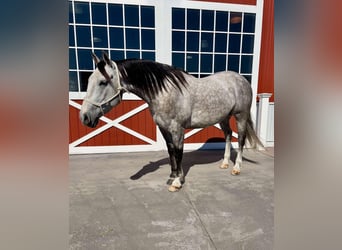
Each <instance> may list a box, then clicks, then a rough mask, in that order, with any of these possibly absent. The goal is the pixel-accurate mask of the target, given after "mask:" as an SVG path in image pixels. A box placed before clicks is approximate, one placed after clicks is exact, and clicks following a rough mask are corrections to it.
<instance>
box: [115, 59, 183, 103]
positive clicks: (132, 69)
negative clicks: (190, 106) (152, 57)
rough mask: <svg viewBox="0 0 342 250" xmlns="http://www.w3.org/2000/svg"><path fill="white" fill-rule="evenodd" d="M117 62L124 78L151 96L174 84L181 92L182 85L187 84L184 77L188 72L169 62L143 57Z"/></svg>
mask: <svg viewBox="0 0 342 250" xmlns="http://www.w3.org/2000/svg"><path fill="white" fill-rule="evenodd" d="M115 63H116V64H117V66H118V69H119V71H120V73H121V76H122V80H123V81H125V82H126V83H128V84H131V85H133V86H134V87H135V88H137V89H138V91H141V92H143V93H144V94H146V95H147V96H148V97H149V98H154V97H155V96H156V95H157V94H158V93H159V92H160V91H163V90H167V85H172V86H173V87H175V88H177V89H178V90H179V91H180V92H182V88H181V87H182V86H185V87H186V85H187V82H186V80H185V78H184V74H186V73H185V72H184V71H183V70H182V69H177V68H175V67H173V66H170V65H167V64H162V63H158V62H154V61H149V60H141V59H127V60H121V61H115ZM166 80H167V81H166Z"/></svg>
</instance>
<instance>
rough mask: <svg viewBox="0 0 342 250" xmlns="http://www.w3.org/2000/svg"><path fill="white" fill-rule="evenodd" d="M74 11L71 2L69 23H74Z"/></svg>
mask: <svg viewBox="0 0 342 250" xmlns="http://www.w3.org/2000/svg"><path fill="white" fill-rule="evenodd" d="M73 22H74V18H73V9H72V2H69V23H73Z"/></svg>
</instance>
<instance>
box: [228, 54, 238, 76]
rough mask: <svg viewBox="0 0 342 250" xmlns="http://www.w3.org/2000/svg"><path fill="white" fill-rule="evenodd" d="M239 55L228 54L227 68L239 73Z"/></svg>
mask: <svg viewBox="0 0 342 250" xmlns="http://www.w3.org/2000/svg"><path fill="white" fill-rule="evenodd" d="M239 61H240V60H239V56H235V55H229V56H228V70H231V71H235V72H238V73H239Z"/></svg>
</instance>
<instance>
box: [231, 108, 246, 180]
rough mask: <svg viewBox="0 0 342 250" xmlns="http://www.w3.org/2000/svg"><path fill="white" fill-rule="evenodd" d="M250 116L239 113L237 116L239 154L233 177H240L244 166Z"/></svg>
mask: <svg viewBox="0 0 342 250" xmlns="http://www.w3.org/2000/svg"><path fill="white" fill-rule="evenodd" d="M248 116H249V114H247V113H239V114H236V115H235V118H236V123H237V128H238V143H239V148H238V153H237V156H236V160H235V165H234V167H233V170H232V175H238V174H240V171H241V170H240V168H241V165H242V152H243V147H244V146H245V142H246V133H247V120H248Z"/></svg>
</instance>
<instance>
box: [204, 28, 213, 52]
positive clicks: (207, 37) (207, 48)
mask: <svg viewBox="0 0 342 250" xmlns="http://www.w3.org/2000/svg"><path fill="white" fill-rule="evenodd" d="M201 51H204V52H212V51H213V33H204V32H203V33H202V34H201Z"/></svg>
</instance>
